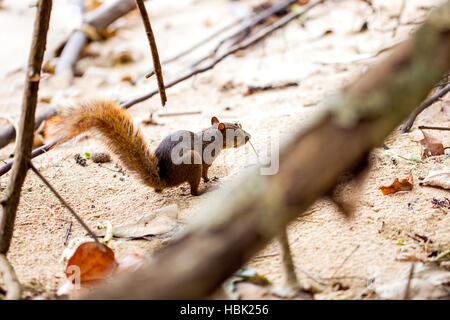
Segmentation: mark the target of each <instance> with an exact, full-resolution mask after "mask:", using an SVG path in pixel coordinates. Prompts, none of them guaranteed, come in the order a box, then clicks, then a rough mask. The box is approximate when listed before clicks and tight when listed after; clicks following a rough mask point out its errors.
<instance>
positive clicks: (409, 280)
mask: <svg viewBox="0 0 450 320" xmlns="http://www.w3.org/2000/svg"><path fill="white" fill-rule="evenodd" d="M414 268H415V263H414V262H412V263H411V268H410V269H409V275H408V282H407V283H406V287H405V293H404V294H403V300H409V289H410V287H411V280H412V278H413V276H414Z"/></svg>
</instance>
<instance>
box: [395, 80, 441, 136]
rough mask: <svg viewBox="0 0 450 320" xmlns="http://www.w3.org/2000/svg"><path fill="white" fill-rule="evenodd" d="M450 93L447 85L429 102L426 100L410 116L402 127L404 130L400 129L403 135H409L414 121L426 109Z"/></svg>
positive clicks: (429, 99)
mask: <svg viewBox="0 0 450 320" xmlns="http://www.w3.org/2000/svg"><path fill="white" fill-rule="evenodd" d="M449 91H450V84H447V85H446V86H445V87H443V88H441V89H438V90H437V91H436V93H435V94H434V95H433V96H432V97H430V98H428V99H427V100H425V101H424V102H422V103H421V104H420V105H419V106H418V107H417V108H416V109H415V110H414V111H413V112H412V113H411V115H410V116H409V118H408V120H407V121H406V122H405V124H404V125H403V126H402V128H401V129H400V132H401V133H407V132H409V130H411V127H412V126H413V124H414V121H415V120H416V118H417V116H418V115H419V114H420V113H421V112H422V111H423V110H425V109H426V108H428V107H429V106H431V105H432V104H433V103H435V102H436V101H438V100H439V99H440V98H442V97H443V96H445V95H446V94H447V93H448V92H449Z"/></svg>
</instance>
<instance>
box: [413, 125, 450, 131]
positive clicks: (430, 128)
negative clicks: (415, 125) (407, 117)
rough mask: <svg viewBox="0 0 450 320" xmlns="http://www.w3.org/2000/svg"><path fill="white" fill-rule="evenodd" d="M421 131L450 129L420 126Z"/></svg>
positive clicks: (447, 128) (446, 128)
mask: <svg viewBox="0 0 450 320" xmlns="http://www.w3.org/2000/svg"><path fill="white" fill-rule="evenodd" d="M419 129H427V130H443V131H444V130H450V127H433V126H419Z"/></svg>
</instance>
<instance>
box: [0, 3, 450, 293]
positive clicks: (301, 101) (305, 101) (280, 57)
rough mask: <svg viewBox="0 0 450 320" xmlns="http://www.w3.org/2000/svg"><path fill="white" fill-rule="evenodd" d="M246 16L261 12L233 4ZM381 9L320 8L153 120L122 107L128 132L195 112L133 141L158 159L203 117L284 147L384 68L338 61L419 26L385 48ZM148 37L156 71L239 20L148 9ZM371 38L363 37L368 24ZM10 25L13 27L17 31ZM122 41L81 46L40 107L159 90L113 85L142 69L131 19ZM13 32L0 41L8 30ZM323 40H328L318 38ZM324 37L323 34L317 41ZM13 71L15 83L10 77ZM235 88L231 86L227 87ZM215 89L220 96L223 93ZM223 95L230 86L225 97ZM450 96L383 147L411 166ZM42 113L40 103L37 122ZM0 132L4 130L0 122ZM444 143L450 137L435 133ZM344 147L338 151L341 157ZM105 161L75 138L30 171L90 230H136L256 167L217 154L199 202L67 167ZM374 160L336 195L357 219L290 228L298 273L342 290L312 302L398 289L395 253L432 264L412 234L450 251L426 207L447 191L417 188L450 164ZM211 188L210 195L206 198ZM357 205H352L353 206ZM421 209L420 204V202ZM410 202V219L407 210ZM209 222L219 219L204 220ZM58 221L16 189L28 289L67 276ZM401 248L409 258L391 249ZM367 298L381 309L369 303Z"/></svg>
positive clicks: (2, 54) (22, 273)
mask: <svg viewBox="0 0 450 320" xmlns="http://www.w3.org/2000/svg"><path fill="white" fill-rule="evenodd" d="M242 2H243V3H244V4H254V3H255V2H257V1H242ZM439 2H440V1H431V0H430V1H428V2H427V5H426V6H427V7H426V8H423V7H424V4H423V1H419V0H409V1H407V6H406V8H405V11H404V13H403V15H402V18H401V20H402V22H403V23H406V22H417V21H421V20H423V19H424V17H426V14H427V10H428V9H429V7H430V6H432V5H436V4H439ZM29 3H30V1H21V2H20V3H19V2H16V1H12V0H9V1H8V0H7V1H5V7H6V9H4V10H1V11H0V30H2V31H1V32H2V33H1V38H2V43H6V44H7V45H4V46H3V47H2V50H0V61H2V62H1V63H0V79H1V80H0V81H1V85H0V113H2V114H8V115H10V116H12V117H13V118H14V119H18V117H19V115H20V103H21V99H22V91H23V80H24V72H23V69H22V70H19V71H16V72H14V71H15V69H16V68H18V67H21V66H23V65H25V62H26V59H27V55H28V49H29V45H30V39H31V36H30V35H31V32H32V25H33V17H34V9H31V8H29V7H28V5H29ZM373 3H374V4H375V6H376V7H377V8H378V9H379V10H378V11H377V13H376V14H372V13H371V10H370V9H369V7H368V6H367V5H366V4H365V3H364V2H363V1H356V0H346V1H328V2H327V4H325V5H323V6H320V7H318V8H316V9H313V10H312V11H311V12H310V13H309V14H308V19H307V20H298V21H294V22H292V23H291V24H289V25H288V26H287V27H285V28H283V29H282V30H280V31H278V32H276V33H274V34H273V35H272V36H270V37H268V38H267V39H266V40H265V41H264V42H262V43H260V44H258V45H255V46H253V47H251V48H250V49H248V50H246V51H244V52H241V53H239V54H238V55H234V56H231V57H229V58H227V59H226V60H224V61H223V62H222V63H220V64H219V65H218V66H217V67H216V68H214V70H213V71H209V72H206V73H204V74H202V75H199V76H196V77H194V78H193V79H190V80H188V81H185V82H184V83H182V84H180V85H178V86H176V87H174V88H171V89H169V90H168V91H167V94H168V103H167V106H166V108H165V109H164V110H162V109H161V107H160V103H159V97H158V96H156V97H153V98H152V99H150V100H148V101H145V102H143V103H141V104H138V105H136V106H134V107H132V108H131V109H130V112H131V114H132V116H133V117H134V119H135V120H136V122H137V123H142V121H143V120H145V119H147V118H148V117H149V115H150V113H164V112H177V111H201V114H199V115H190V116H179V117H164V118H162V117H161V118H157V117H156V121H157V122H158V123H159V124H160V125H158V126H155V125H144V124H142V130H143V133H144V134H145V136H146V137H147V138H148V140H149V142H150V145H151V147H152V148H153V149H154V148H156V146H157V145H158V142H159V141H161V139H162V138H163V137H165V136H166V135H167V134H168V133H170V132H173V131H175V130H178V129H186V130H192V131H198V130H201V129H202V128H205V127H207V126H208V125H209V121H210V120H209V119H210V118H211V116H217V117H219V119H221V120H224V121H230V120H239V121H240V122H241V123H242V125H243V127H244V128H245V129H246V130H247V131H248V132H250V133H251V134H252V141H253V144H254V145H255V147H256V149H257V150H263V149H264V148H265V146H266V145H267V144H268V143H269V142H270V137H271V136H273V135H279V137H280V139H281V140H282V139H283V138H285V137H286V136H288V135H289V134H290V133H291V132H292V131H293V130H295V129H297V128H298V126H302V123H305V121H306V120H307V119H308V118H309V117H310V116H311V115H312V114H313V113H314V112H315V108H314V107H315V106H316V105H318V104H319V103H320V102H321V101H322V100H323V99H324V98H325V97H326V96H328V95H330V94H332V93H334V92H336V91H338V90H339V89H340V88H341V87H343V86H345V85H346V84H348V83H351V82H352V81H354V80H355V79H357V78H358V77H359V76H360V75H361V74H362V73H364V72H365V71H366V70H367V68H368V67H369V68H370V66H371V65H372V64H374V63H375V62H377V61H379V59H382V58H383V57H385V56H386V55H387V54H389V53H388V52H383V53H381V54H379V55H378V56H377V57H374V58H370V59H363V60H360V61H356V62H345V61H341V63H333V64H323V63H320V62H330V60H331V59H338V60H342V58H347V57H349V56H352V55H355V54H357V53H367V52H374V51H377V50H379V49H381V48H384V47H389V46H390V45H392V44H393V43H396V42H397V41H400V40H402V39H405V38H406V37H407V36H408V34H409V33H410V32H411V30H413V29H414V28H416V27H417V25H416V24H413V23H409V24H406V25H401V26H400V27H399V28H398V30H397V32H396V35H395V36H394V37H393V32H392V31H391V29H392V28H393V27H395V26H396V24H397V22H396V19H395V18H393V16H394V15H395V14H396V13H398V10H399V8H400V3H401V1H400V0H397V1H373ZM66 7H67V6H66V2H65V1H57V2H56V3H55V11H54V12H53V16H52V23H51V30H50V35H49V41H50V43H52V41H54V39H57V38H58V36H61V34H64V33H67V32H68V31H70V29H71V26H68V25H66V24H65V22H66V21H67V19H64V17H67V8H66ZM148 9H149V12H150V17H151V20H152V24H153V28H154V30H155V32H156V38H157V42H158V46H159V51H160V55H161V56H162V59H164V58H167V57H170V56H172V55H174V54H176V53H178V52H179V51H181V50H182V49H184V48H186V47H187V46H189V45H190V44H192V43H193V42H195V41H196V39H201V38H203V37H205V36H207V35H209V34H210V33H212V32H213V31H215V30H216V29H218V28H220V27H221V26H223V25H226V24H228V23H229V22H230V21H232V20H233V19H234V17H233V12H232V10H231V9H230V3H229V2H228V1H225V0H210V1H187V0H186V1H177V5H176V6H175V5H173V4H172V2H169V1H162V0H155V1H151V2H150V3H149V4H148ZM366 21H368V22H369V30H368V31H365V32H359V30H360V29H361V26H362V25H363V23H364V22H366ZM11 26H14V27H13V28H12V27H11ZM117 26H118V27H120V31H119V32H118V34H117V36H115V37H113V38H111V39H109V40H108V41H106V42H102V43H94V44H92V45H91V46H89V48H88V50H87V53H89V55H88V56H86V57H85V58H83V59H82V60H81V61H80V63H79V66H78V67H79V70H80V71H82V72H85V73H84V76H83V77H81V78H77V79H76V80H75V83H74V85H73V86H72V87H71V88H69V89H67V88H64V87H63V86H62V82H61V81H60V80H58V79H56V78H55V77H49V78H47V79H44V80H43V81H42V82H41V90H40V97H51V98H53V100H52V102H53V103H54V104H55V105H57V106H60V105H68V104H74V103H76V101H78V100H80V99H87V98H92V97H107V98H113V99H121V100H125V99H127V98H131V97H135V96H137V95H140V94H142V93H145V92H147V91H149V90H151V89H153V88H154V87H155V80H154V79H150V80H140V81H138V83H137V84H136V85H135V86H133V85H131V84H130V83H128V82H123V81H121V78H122V77H124V76H131V77H136V76H137V75H139V74H142V73H143V72H144V71H146V70H147V69H148V68H149V66H151V59H150V55H149V49H148V44H147V41H146V39H145V34H144V31H143V27H142V25H141V21H140V18H139V16H137V15H136V14H131V15H129V16H128V17H127V18H126V19H122V20H120V21H118V22H117ZM5 30H8V32H5ZM328 30H330V31H331V32H327V31H328ZM325 33H326V34H325ZM214 43H215V42H214V41H213V42H212V43H211V44H210V45H209V46H205V47H204V48H201V49H199V50H198V51H195V52H194V53H192V54H191V55H189V56H187V57H184V58H182V59H179V60H177V61H176V62H174V63H172V64H170V65H168V66H167V67H165V68H164V71H165V77H166V79H172V78H174V77H176V76H177V75H178V74H180V72H184V70H186V67H187V66H188V65H189V64H190V63H192V62H193V61H195V60H196V58H198V57H200V56H201V55H202V54H203V53H206V52H208V50H210V49H211V48H212V46H213V45H214ZM120 50H122V51H123V50H125V51H127V52H130V53H131V55H132V56H133V58H134V60H135V62H133V63H131V64H125V65H122V66H120V67H116V68H112V67H111V65H110V61H111V59H112V58H111V57H114V55H115V54H116V53H117V52H119V51H120ZM12 71H13V72H12ZM284 81H298V82H299V84H300V85H299V86H298V87H294V88H288V89H284V90H275V91H268V92H263V93H258V94H254V95H252V96H249V97H244V96H243V93H244V92H245V91H246V88H247V86H248V85H266V84H273V83H277V82H284ZM230 84H232V85H231V86H230ZM224 85H227V86H225V88H224ZM227 87H228V88H227ZM449 104H450V98H449V97H447V99H446V100H445V99H444V101H442V102H438V103H436V104H435V105H433V106H432V107H431V108H429V109H428V110H427V111H426V112H424V113H423V114H422V115H421V116H420V117H419V119H418V121H417V122H416V125H415V127H414V130H412V132H411V133H409V134H405V135H399V134H398V133H397V131H395V132H394V133H393V134H391V135H390V136H389V137H388V138H387V139H386V142H385V143H386V144H387V145H388V146H389V147H391V148H392V149H393V150H395V152H397V153H398V154H401V155H405V154H409V153H411V154H414V155H417V156H420V145H419V140H420V139H421V138H422V135H421V133H420V131H419V130H417V125H418V124H432V125H446V126H448V125H449V121H450V119H449V117H448V114H445V113H443V112H442V108H444V105H446V106H447V108H449V106H448V105H449ZM46 107H48V104H46V103H44V102H40V103H39V105H38V112H39V110H43V109H45V108H46ZM1 121H2V122H1V123H2V125H6V122H5V121H3V120H1ZM435 135H436V136H438V137H439V138H441V139H442V140H443V141H444V144H445V143H446V142H447V143H448V141H449V139H450V133H445V132H435ZM12 147H13V146H12V144H10V145H9V146H8V147H6V148H4V149H2V150H0V157H1V159H7V158H8V156H9V154H10V153H11V152H12ZM342 147H343V148H345V145H343V146H342ZM98 150H103V146H102V144H101V143H100V142H99V141H98V140H96V139H94V138H87V139H86V138H84V139H79V141H77V142H73V143H70V144H68V145H65V146H61V147H58V148H57V149H55V150H52V151H51V152H49V153H48V154H45V155H43V156H41V157H39V158H36V159H35V160H34V164H35V165H36V167H38V168H39V169H40V171H41V172H42V174H43V175H45V176H46V177H47V178H48V179H50V180H51V182H52V184H53V185H54V186H55V188H56V189H57V190H59V192H60V193H61V194H62V195H63V196H64V197H65V199H66V200H67V201H68V202H69V203H70V204H71V205H72V206H73V207H74V209H75V210H76V211H77V212H78V213H79V214H80V215H81V216H82V217H83V219H85V221H86V222H87V223H88V224H89V225H90V226H91V227H93V228H95V227H96V226H97V225H99V224H102V223H104V222H105V221H106V220H109V221H111V223H112V224H113V225H117V224H120V223H124V222H127V221H134V220H136V219H137V218H139V217H141V216H142V215H143V214H144V213H146V212H151V211H153V210H156V209H158V208H161V207H164V206H166V205H169V204H173V203H175V204H177V205H178V206H179V208H180V210H181V211H180V220H181V221H183V222H185V223H189V221H191V219H192V218H193V216H194V215H195V213H196V211H197V209H198V207H199V206H200V205H201V201H202V198H204V197H205V196H208V194H212V193H213V192H220V186H221V184H223V183H224V182H225V181H226V180H229V179H232V178H233V177H234V176H235V175H237V174H239V172H240V171H242V170H244V169H245V168H246V167H248V166H249V165H252V164H254V163H255V162H256V158H255V155H254V154H253V153H252V151H251V150H250V149H249V147H245V148H241V149H236V150H226V151H225V152H224V153H223V154H222V155H221V156H220V158H219V159H217V160H216V162H215V164H214V165H213V167H212V168H211V169H210V175H211V176H217V177H218V178H219V180H218V181H217V182H210V183H208V185H205V184H204V183H202V184H201V188H210V189H211V190H213V191H212V192H211V193H207V194H205V195H202V196H200V197H192V196H191V195H190V194H189V188H188V186H187V185H186V186H184V185H183V186H180V187H177V188H173V189H170V190H165V191H164V192H162V193H161V194H157V193H155V192H154V191H153V190H152V189H149V188H148V187H146V186H144V185H142V184H141V183H140V182H139V181H138V180H137V179H135V178H134V177H133V176H131V175H128V174H125V175H121V174H119V173H117V172H113V171H112V170H117V169H116V168H115V167H114V164H115V162H116V161H115V160H114V161H113V162H112V163H107V164H104V165H102V166H99V165H97V164H94V163H92V162H91V161H88V165H87V166H86V167H81V166H80V165H78V164H76V163H75V161H74V159H73V156H74V154H76V153H80V152H94V151H98ZM382 153H383V149H382V148H378V149H376V150H374V152H373V155H372V159H373V163H374V164H373V167H372V169H371V171H370V173H369V174H368V177H367V179H366V180H365V182H364V183H363V185H361V186H358V187H357V188H356V189H357V190H355V187H352V186H351V185H343V186H342V189H343V190H344V191H343V197H344V199H347V200H349V201H353V204H354V206H355V213H354V218H353V219H352V220H350V221H347V220H345V219H344V218H343V216H342V215H340V214H339V212H338V211H337V210H336V207H335V206H334V205H333V204H332V203H330V202H329V201H326V200H320V201H318V202H317V203H316V204H315V205H314V206H313V207H312V209H311V211H310V212H311V213H312V214H311V215H308V216H307V217H305V218H301V219H298V220H296V221H295V222H293V223H292V224H291V225H290V227H289V234H288V235H289V239H290V243H291V248H292V252H293V255H294V260H295V263H296V264H297V265H298V266H301V267H302V268H303V269H305V270H307V271H309V272H311V273H312V274H314V275H316V276H319V277H322V278H329V277H331V276H333V277H336V278H337V279H336V281H341V283H342V284H343V286H342V287H343V288H341V290H338V289H337V286H325V287H324V288H323V291H322V292H321V293H319V294H317V295H316V298H317V299H351V298H353V297H354V296H356V295H357V294H358V293H360V292H361V291H362V290H363V289H364V288H365V287H366V280H367V279H369V278H375V279H376V281H378V282H389V281H391V280H394V279H397V278H398V277H399V275H401V274H403V273H404V272H405V270H408V268H409V262H404V261H398V260H397V259H396V258H397V257H398V255H399V254H401V253H402V252H408V253H414V254H416V255H419V256H425V257H426V255H427V254H428V253H429V252H426V250H425V249H424V248H423V247H421V246H419V245H417V243H415V242H414V241H413V240H411V238H409V237H408V235H411V234H414V233H417V234H421V235H426V236H428V237H429V238H430V239H432V240H433V241H434V243H436V244H440V245H443V246H447V247H448V246H449V245H450V237H449V235H450V232H449V230H450V220H449V219H450V218H449V214H448V211H449V210H448V209H435V208H433V207H432V204H431V202H430V200H431V199H432V198H439V199H442V198H443V197H448V192H446V191H444V190H440V189H436V188H430V187H421V186H419V185H418V182H419V180H418V178H419V177H425V176H426V175H427V174H428V172H429V171H430V170H432V169H439V168H444V167H448V165H449V163H450V160H449V158H448V156H439V157H433V158H429V159H426V160H424V161H423V163H413V162H408V161H405V160H401V159H400V160H399V161H398V162H397V164H393V163H392V161H390V160H389V159H386V158H383V157H382ZM409 172H412V174H413V176H414V178H415V182H416V184H415V187H414V189H413V190H412V191H411V192H400V193H397V194H394V195H389V196H383V195H382V194H381V192H380V191H379V190H378V187H379V186H381V185H387V184H390V183H391V182H392V181H393V180H394V178H396V177H399V178H405V177H407V176H408V174H409ZM8 179H9V174H7V175H5V176H2V177H1V178H0V190H1V191H2V195H3V193H4V190H5V188H6V186H7V183H8ZM214 189H217V190H214ZM355 194H356V196H354V195H355ZM416 199H417V200H416ZM413 201H415V203H414V206H413V209H412V210H409V209H408V204H409V203H411V202H413ZM211 214H214V212H213V210H212V212H211ZM59 219H68V220H72V218H71V216H70V215H69V213H68V212H67V210H66V209H65V208H64V207H62V206H61V204H60V203H59V202H58V201H57V199H56V198H55V197H54V196H53V195H52V194H51V193H50V191H49V190H48V189H47V188H46V187H45V186H44V185H43V184H42V183H41V182H40V181H39V180H38V179H37V177H36V176H35V175H34V174H32V173H30V174H29V175H28V177H27V179H26V181H25V185H24V187H23V193H22V199H21V202H20V206H19V210H18V213H17V220H16V226H15V232H14V237H13V241H12V245H11V249H10V252H9V254H8V256H9V258H10V259H11V261H12V263H13V265H14V267H15V268H16V271H17V273H18V276H19V279H20V281H21V282H22V283H23V284H24V285H26V286H28V287H33V288H35V289H38V290H41V291H45V292H48V293H50V294H51V293H53V292H55V290H56V289H57V288H58V287H59V286H60V285H61V284H62V283H63V282H64V280H65V276H64V273H63V271H64V265H62V264H60V263H58V260H59V257H60V255H61V253H62V251H63V250H64V247H65V246H64V244H63V242H64V237H65V234H66V229H67V223H66V222H64V221H62V220H59ZM77 236H84V232H83V230H82V229H81V227H80V226H79V225H78V224H76V223H74V224H73V228H72V234H71V238H73V237H77ZM399 240H401V241H403V242H404V243H406V245H405V246H401V245H399V244H398V241H399ZM162 244H163V240H160V239H154V240H151V241H147V240H136V241H112V243H111V245H110V246H111V247H112V248H113V249H114V250H115V252H116V256H117V257H119V258H120V257H122V256H124V255H126V254H129V253H142V254H143V253H145V252H153V251H154V250H156V249H158V248H160V247H161V246H162ZM357 246H359V248H358V249H357V250H356V251H355V252H354V253H353V254H352V255H351V256H350V257H349V258H348V260H347V261H346V263H345V264H344V265H342V266H341V264H342V262H343V261H344V259H345V258H346V257H347V256H348V255H349V254H351V253H352V252H353V251H354V250H355V248H356V247H357ZM277 252H278V248H277V244H276V242H273V243H271V244H269V245H268V246H267V247H266V248H265V249H264V250H262V251H261V252H260V253H259V254H258V255H257V256H256V257H255V258H254V259H253V260H252V261H251V262H250V263H249V264H248V266H249V267H253V268H256V269H257V271H258V272H259V273H260V274H264V275H266V276H267V277H268V278H269V279H270V280H272V281H273V282H274V283H275V284H279V283H281V280H282V274H281V269H280V259H279V257H278V255H276V253H277ZM297 274H298V277H299V278H300V280H301V281H302V282H303V283H304V284H305V285H307V286H308V285H311V284H312V281H311V280H310V279H309V278H307V277H306V276H305V275H304V274H303V273H301V272H300V271H298V273H297ZM369 298H377V296H376V295H371V296H369Z"/></svg>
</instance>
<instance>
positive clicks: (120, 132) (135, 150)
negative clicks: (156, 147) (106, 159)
mask: <svg viewBox="0 0 450 320" xmlns="http://www.w3.org/2000/svg"><path fill="white" fill-rule="evenodd" d="M89 130H95V132H97V133H99V134H100V135H101V136H102V137H103V139H102V141H103V142H105V143H106V145H107V147H108V148H109V149H110V151H111V152H112V153H114V154H116V155H117V156H118V157H119V160H120V162H121V163H122V164H123V165H124V167H126V168H127V169H128V170H129V171H132V172H135V173H137V174H138V176H139V177H140V178H141V179H142V180H143V182H144V183H146V184H147V185H149V186H151V187H153V188H157V189H162V187H163V185H162V182H161V179H160V178H159V167H158V158H157V157H156V156H155V154H154V153H152V152H151V151H150V149H149V147H148V146H147V143H146V142H145V139H144V136H143V135H142V133H141V131H140V129H139V128H136V127H135V126H134V124H133V120H132V119H131V116H130V115H129V114H128V112H127V111H126V110H125V109H123V108H121V107H120V106H119V105H117V104H116V103H115V102H113V101H108V100H96V101H90V102H85V103H82V104H81V106H79V107H77V108H71V109H69V110H67V112H66V113H65V115H64V117H63V120H62V121H61V122H60V123H59V124H58V129H57V133H58V135H59V136H60V137H61V138H62V141H67V140H69V139H71V138H74V137H76V136H77V135H79V134H81V133H83V132H86V131H89Z"/></svg>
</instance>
